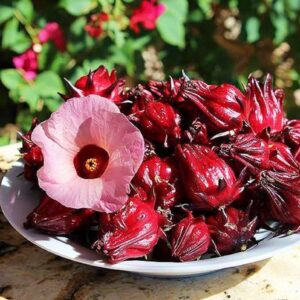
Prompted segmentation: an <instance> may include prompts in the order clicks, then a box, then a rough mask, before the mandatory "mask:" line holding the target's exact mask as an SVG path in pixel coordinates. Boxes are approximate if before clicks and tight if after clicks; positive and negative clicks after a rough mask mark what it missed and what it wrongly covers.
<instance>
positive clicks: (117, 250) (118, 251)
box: [95, 197, 160, 263]
mask: <svg viewBox="0 0 300 300" xmlns="http://www.w3.org/2000/svg"><path fill="white" fill-rule="evenodd" d="M107 218H108V219H109V221H110V222H109V225H107V223H106V222H105V223H100V228H101V226H104V228H105V229H104V230H102V231H104V232H105V233H104V235H102V233H101V231H100V234H101V237H100V239H99V241H97V242H96V244H95V246H96V247H97V250H98V251H100V250H102V252H103V253H104V254H105V256H106V257H107V260H108V261H109V262H110V263H117V262H120V261H123V260H126V259H129V258H136V257H142V256H145V255H147V254H149V253H150V252H151V251H152V249H153V247H154V246H155V245H156V243H157V241H158V238H159V235H160V229H159V216H158V214H157V212H156V211H155V210H154V209H153V208H152V207H151V206H150V205H149V204H147V203H146V202H143V201H141V200H139V199H138V197H131V198H129V200H128V203H127V204H126V206H124V207H123V209H121V210H120V211H118V212H116V213H114V214H112V215H110V216H109V217H103V218H102V221H103V220H106V221H107Z"/></svg>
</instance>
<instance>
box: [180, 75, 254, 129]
mask: <svg viewBox="0 0 300 300" xmlns="http://www.w3.org/2000/svg"><path fill="white" fill-rule="evenodd" d="M181 94H182V97H183V98H184V99H185V100H186V101H187V102H191V103H193V104H194V105H195V106H196V107H197V108H198V109H199V110H200V111H201V113H202V114H203V115H205V117H206V119H207V122H206V125H207V127H208V129H209V130H210V131H211V132H213V133H220V132H224V131H229V130H233V129H240V128H241V127H242V125H243V121H245V119H246V117H247V116H246V115H245V113H246V112H247V111H248V110H247V108H246V106H247V103H246V98H245V96H244V95H243V93H242V92H241V91H240V90H239V89H237V88H236V87H235V86H233V85H231V84H222V85H220V86H216V85H208V84H206V83H204V82H203V81H199V80H197V81H196V80H191V81H186V82H185V85H184V87H183V88H182V92H181Z"/></svg>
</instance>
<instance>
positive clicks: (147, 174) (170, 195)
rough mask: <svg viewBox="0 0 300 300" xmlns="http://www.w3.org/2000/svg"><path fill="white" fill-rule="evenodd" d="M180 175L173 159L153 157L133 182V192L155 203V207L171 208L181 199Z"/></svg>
mask: <svg viewBox="0 0 300 300" xmlns="http://www.w3.org/2000/svg"><path fill="white" fill-rule="evenodd" d="M178 176H179V173H178V169H177V166H176V164H175V162H174V160H173V159H171V158H168V159H162V158H160V157H159V156H157V155H155V156H151V157H150V158H148V159H146V160H145V161H144V162H143V163H142V165H141V166H140V168H139V170H138V171H137V173H136V175H135V177H134V179H133V181H132V185H133V190H134V191H136V192H137V193H138V194H139V195H140V196H141V198H142V199H143V200H144V201H154V204H155V207H161V208H163V209H165V208H170V207H172V206H173V205H174V204H176V202H178V200H179V199H180V197H181V192H182V189H181V186H180V181H179V178H178Z"/></svg>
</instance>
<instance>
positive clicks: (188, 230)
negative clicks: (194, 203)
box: [171, 212, 210, 261]
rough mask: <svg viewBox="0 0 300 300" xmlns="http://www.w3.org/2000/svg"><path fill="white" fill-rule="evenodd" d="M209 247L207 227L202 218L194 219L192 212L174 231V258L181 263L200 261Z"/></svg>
mask: <svg viewBox="0 0 300 300" xmlns="http://www.w3.org/2000/svg"><path fill="white" fill-rule="evenodd" d="M209 245H210V235H209V230H208V227H207V225H206V224H205V222H204V221H203V219H202V218H194V217H193V215H192V213H191V212H190V213H189V215H188V216H187V217H186V218H184V219H182V220H181V221H180V222H179V223H178V224H177V225H176V226H175V227H174V228H173V229H172V232H171V250H172V256H173V257H175V258H177V259H179V260H180V261H191V260H195V259H199V258H200V257H201V255H202V254H204V253H206V252H207V250H208V248H209Z"/></svg>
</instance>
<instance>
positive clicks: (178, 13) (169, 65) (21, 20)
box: [0, 0, 300, 145]
mask: <svg viewBox="0 0 300 300" xmlns="http://www.w3.org/2000/svg"><path fill="white" fill-rule="evenodd" d="M0 28H1V31H0V41H1V49H0V68H1V71H0V77H1V82H0V145H5V144H8V143H13V142H16V140H17V135H16V130H17V129H21V130H26V129H28V127H29V126H30V123H31V119H32V117H33V116H38V117H39V119H41V120H43V119H45V118H46V117H47V116H48V115H49V114H50V113H51V112H52V111H54V110H56V109H57V107H58V106H59V105H60V104H61V103H62V100H61V97H60V96H59V95H58V94H57V92H60V93H62V94H64V93H66V90H65V87H64V84H63V81H62V78H63V77H66V78H68V79H69V80H70V81H71V82H73V83H74V82H75V81H76V79H78V78H79V77H80V76H82V75H84V74H87V73H88V71H89V70H90V69H92V70H93V69H96V68H97V67H98V66H99V65H101V64H103V65H104V66H106V67H107V68H108V69H110V70H111V69H112V68H116V69H117V71H118V76H119V77H124V78H126V82H127V86H132V85H133V84H135V83H137V82H139V81H145V80H148V79H155V80H163V79H166V78H168V76H169V75H172V76H174V77H176V76H180V75H181V70H182V69H184V70H185V72H186V73H187V74H188V76H189V77H191V78H200V79H203V80H205V81H207V82H208V83H214V84H219V83H223V82H229V83H234V84H236V85H237V86H238V87H240V88H243V84H245V83H246V81H247V77H248V75H249V73H253V74H254V75H255V76H256V77H258V78H262V77H263V76H264V75H265V74H266V73H267V72H270V73H271V74H272V75H273V76H274V84H275V86H277V87H279V88H284V89H285V91H286V98H287V99H286V103H285V105H286V111H287V114H288V116H289V117H293V118H295V117H296V118H297V117H300V86H299V81H300V68H299V67H300V1H299V0H251V1H245V0H219V1H217V0H189V1H188V0H159V1H155V0H142V1H133V0H80V1H73V0H59V1H54V0H52V1H47V0H35V1H34V0H16V1H5V0H1V2H0Z"/></svg>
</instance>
